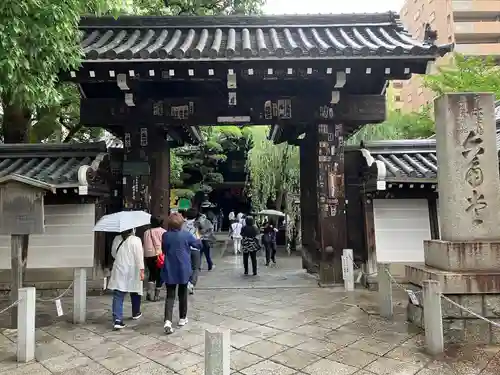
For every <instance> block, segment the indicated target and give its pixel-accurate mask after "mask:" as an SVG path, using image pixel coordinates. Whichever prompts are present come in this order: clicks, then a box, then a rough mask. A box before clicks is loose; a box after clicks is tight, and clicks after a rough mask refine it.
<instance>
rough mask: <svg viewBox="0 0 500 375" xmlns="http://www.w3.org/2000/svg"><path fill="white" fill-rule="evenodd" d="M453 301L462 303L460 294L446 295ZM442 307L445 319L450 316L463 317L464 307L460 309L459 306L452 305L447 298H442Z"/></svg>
mask: <svg viewBox="0 0 500 375" xmlns="http://www.w3.org/2000/svg"><path fill="white" fill-rule="evenodd" d="M446 297H448V298H449V299H451V300H452V301H454V302H456V303H458V304H460V303H461V299H460V296H451V295H449V296H446ZM441 309H442V311H443V319H448V318H461V317H462V309H459V308H458V307H457V306H455V305H452V304H451V303H449V302H448V301H447V300H445V299H441Z"/></svg>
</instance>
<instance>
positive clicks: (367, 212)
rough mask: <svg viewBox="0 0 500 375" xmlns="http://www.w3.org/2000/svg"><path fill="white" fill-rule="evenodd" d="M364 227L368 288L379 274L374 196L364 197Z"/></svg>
mask: <svg viewBox="0 0 500 375" xmlns="http://www.w3.org/2000/svg"><path fill="white" fill-rule="evenodd" d="M363 211H364V220H363V221H364V225H365V241H366V269H365V272H366V273H367V274H368V275H369V276H368V279H367V280H365V282H366V284H367V286H369V285H370V284H371V283H372V281H373V282H374V281H375V279H376V274H377V272H378V268H377V252H376V247H375V222H374V217H373V198H372V195H371V194H370V195H364V198H363Z"/></svg>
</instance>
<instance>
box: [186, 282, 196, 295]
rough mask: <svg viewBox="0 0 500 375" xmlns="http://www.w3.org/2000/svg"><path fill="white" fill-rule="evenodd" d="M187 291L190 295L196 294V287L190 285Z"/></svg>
mask: <svg viewBox="0 0 500 375" xmlns="http://www.w3.org/2000/svg"><path fill="white" fill-rule="evenodd" d="M187 289H188V292H189V294H194V285H193V284H191V283H188V285H187Z"/></svg>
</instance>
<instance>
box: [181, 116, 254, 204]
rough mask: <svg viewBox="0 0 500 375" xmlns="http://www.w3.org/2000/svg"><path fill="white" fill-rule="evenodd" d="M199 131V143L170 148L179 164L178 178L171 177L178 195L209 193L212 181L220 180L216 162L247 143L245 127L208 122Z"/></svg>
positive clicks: (187, 195) (244, 146) (222, 179)
mask: <svg viewBox="0 0 500 375" xmlns="http://www.w3.org/2000/svg"><path fill="white" fill-rule="evenodd" d="M201 132H202V136H203V139H204V143H203V144H201V145H199V146H191V145H186V146H184V147H179V148H178V149H175V150H174V152H173V153H174V155H175V157H176V158H177V160H178V161H179V165H181V166H182V172H181V173H180V179H179V180H178V181H177V182H173V181H172V184H173V186H174V187H175V188H176V189H175V194H176V196H178V197H182V198H184V197H185V198H192V197H193V196H194V194H195V193H197V192H202V193H205V194H206V193H210V192H211V191H212V190H213V185H215V184H220V183H222V182H223V181H224V177H223V176H222V174H221V173H220V172H219V166H220V165H221V164H222V163H224V162H226V160H227V154H228V153H229V152H231V151H235V150H239V149H241V148H244V149H245V148H247V147H248V145H250V144H251V132H250V130H249V129H248V128H243V129H240V128H239V127H237V126H211V127H205V128H202V130H201Z"/></svg>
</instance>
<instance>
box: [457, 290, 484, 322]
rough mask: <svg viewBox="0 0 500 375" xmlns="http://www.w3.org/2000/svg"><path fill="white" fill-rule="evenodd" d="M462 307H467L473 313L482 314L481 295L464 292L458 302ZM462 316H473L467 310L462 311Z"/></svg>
mask: <svg viewBox="0 0 500 375" xmlns="http://www.w3.org/2000/svg"><path fill="white" fill-rule="evenodd" d="M459 303H460V304H461V305H462V306H463V307H465V308H467V309H469V310H470V311H472V312H473V313H476V314H478V315H481V316H482V315H483V296H482V295H480V294H471V295H468V294H465V295H462V296H461V297H460V302H459ZM462 316H463V317H464V318H475V317H474V315H472V314H469V313H468V312H467V311H464V310H463V311H462Z"/></svg>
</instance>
